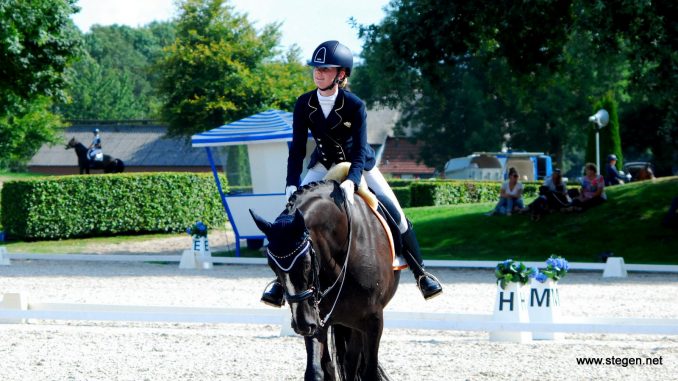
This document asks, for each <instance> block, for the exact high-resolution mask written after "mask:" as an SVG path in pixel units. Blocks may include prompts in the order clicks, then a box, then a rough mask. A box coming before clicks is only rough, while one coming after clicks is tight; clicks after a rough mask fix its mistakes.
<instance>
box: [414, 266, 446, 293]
mask: <svg viewBox="0 0 678 381" xmlns="http://www.w3.org/2000/svg"><path fill="white" fill-rule="evenodd" d="M427 278H429V279H431V280H432V281H434V282H435V286H434V287H433V288H431V289H430V290H424V288H423V287H422V281H423V280H424V279H427ZM417 288H419V291H420V292H421V295H422V296H423V297H424V300H429V299H432V298H435V297H436V296H438V295H440V294H442V293H443V286H442V285H441V284H440V281H439V280H438V278H436V277H435V275H433V274H431V273H429V272H426V271H424V274H423V275H420V276H418V277H417Z"/></svg>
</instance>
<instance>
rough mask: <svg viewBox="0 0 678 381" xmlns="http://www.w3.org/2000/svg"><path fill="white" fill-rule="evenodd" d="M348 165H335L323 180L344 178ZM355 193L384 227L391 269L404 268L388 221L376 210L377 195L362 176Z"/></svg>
mask: <svg viewBox="0 0 678 381" xmlns="http://www.w3.org/2000/svg"><path fill="white" fill-rule="evenodd" d="M350 167H351V163H349V162H343V163H339V164H337V165H335V166H334V167H332V168H330V170H329V171H328V172H327V174H326V175H325V180H335V181H343V180H344V179H345V178H346V175H348V170H349V168H350ZM356 193H357V194H358V195H359V196H360V197H362V199H363V200H364V201H365V203H366V204H367V205H368V206H369V207H370V210H371V211H372V213H373V214H374V215H375V216H376V217H377V220H379V223H381V226H382V228H384V234H386V237H387V238H388V244H389V247H390V248H391V261H392V267H393V270H402V269H404V268H406V267H407V263H406V262H405V259H404V258H403V257H402V256H396V255H395V253H396V251H395V244H394V243H393V236H392V235H391V229H389V227H388V223H386V220H384V217H382V216H381V214H379V212H378V211H377V206H378V205H379V203H378V201H377V197H376V196H375V195H374V194H373V193H372V192H370V190H369V188H367V182H366V181H365V178H364V177H363V178H362V179H361V181H360V185H359V186H358V191H357V192H356Z"/></svg>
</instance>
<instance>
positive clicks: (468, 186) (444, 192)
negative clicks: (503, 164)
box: [410, 180, 541, 207]
mask: <svg viewBox="0 0 678 381" xmlns="http://www.w3.org/2000/svg"><path fill="white" fill-rule="evenodd" d="M501 184H502V183H501V182H497V181H476V182H468V181H455V180H451V181H450V180H448V181H416V182H413V183H412V185H411V186H410V191H411V195H410V197H411V200H410V206H413V207H415V206H439V205H454V204H469V203H477V202H491V201H497V200H498V199H499V192H500V189H501ZM523 185H524V187H525V188H524V191H523V196H524V197H525V198H531V197H536V196H537V195H539V186H540V185H541V184H540V183H538V182H527V183H523Z"/></svg>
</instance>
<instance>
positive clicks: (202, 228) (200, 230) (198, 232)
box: [186, 221, 208, 237]
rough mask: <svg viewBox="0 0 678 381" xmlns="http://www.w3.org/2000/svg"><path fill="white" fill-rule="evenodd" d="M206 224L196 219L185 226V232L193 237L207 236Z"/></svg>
mask: <svg viewBox="0 0 678 381" xmlns="http://www.w3.org/2000/svg"><path fill="white" fill-rule="evenodd" d="M207 230H208V228H207V225H205V224H203V223H202V221H198V222H196V223H194V224H193V225H191V226H190V227H188V228H186V233H188V235H191V236H193V237H207Z"/></svg>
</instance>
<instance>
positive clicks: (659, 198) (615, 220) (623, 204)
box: [405, 177, 678, 264]
mask: <svg viewBox="0 0 678 381" xmlns="http://www.w3.org/2000/svg"><path fill="white" fill-rule="evenodd" d="M606 193H607V195H608V201H607V202H606V203H605V204H604V205H601V206H598V207H595V208H593V209H590V210H589V211H586V212H582V213H554V214H550V215H547V216H545V217H543V218H542V219H541V221H539V222H532V221H530V218H529V216H528V215H513V216H511V217H505V216H492V217H487V216H485V215H484V213H485V212H487V211H489V210H491V209H492V207H493V204H491V203H485V204H472V205H459V206H447V207H426V208H410V209H407V210H406V212H405V213H406V214H407V215H408V217H409V218H411V219H412V221H413V223H414V225H415V228H416V231H417V235H418V237H419V241H420V244H421V246H422V252H423V254H424V256H425V258H429V259H464V260H470V259H475V260H497V261H500V260H504V259H506V258H514V259H518V260H524V261H543V260H545V259H546V258H547V257H548V256H549V255H550V254H558V255H562V256H563V257H565V258H567V259H568V260H570V261H573V262H599V261H600V254H601V253H603V252H613V253H614V254H615V255H616V256H622V257H624V260H625V262H626V263H648V264H653V263H654V264H678V238H677V237H678V232H677V231H675V230H671V229H668V228H665V227H663V226H661V224H660V222H661V219H662V217H663V216H664V215H665V213H666V211H667V209H668V206H669V205H670V203H671V199H672V198H673V197H675V196H678V178H677V177H671V178H663V179H658V180H657V181H655V182H650V181H647V182H639V183H631V184H626V185H622V186H617V187H612V188H608V189H607V190H606Z"/></svg>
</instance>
